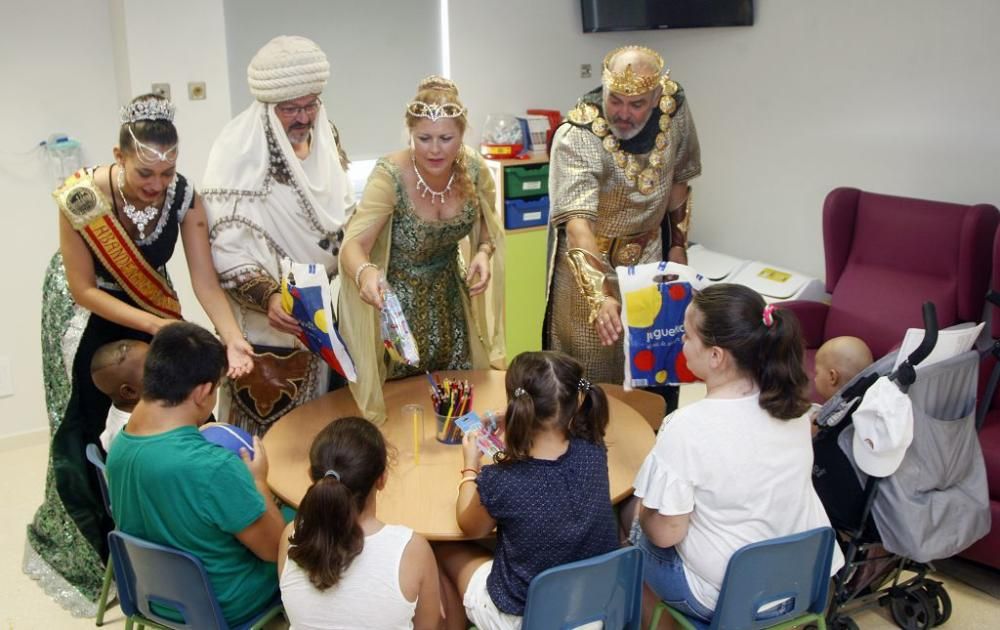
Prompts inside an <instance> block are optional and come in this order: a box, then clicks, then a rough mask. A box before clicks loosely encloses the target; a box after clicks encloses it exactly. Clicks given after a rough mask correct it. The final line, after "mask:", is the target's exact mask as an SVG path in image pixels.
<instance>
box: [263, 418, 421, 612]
mask: <svg viewBox="0 0 1000 630" xmlns="http://www.w3.org/2000/svg"><path fill="white" fill-rule="evenodd" d="M309 460H310V471H309V472H310V476H311V477H312V479H313V485H312V486H311V487H310V488H309V490H308V491H307V492H306V495H305V497H303V499H302V503H301V505H300V506H299V511H298V513H297V514H296V516H295V520H294V521H293V522H292V523H289V524H288V526H287V527H286V529H285V533H284V535H283V536H282V539H281V547H280V549H279V553H278V572H279V575H280V585H281V599H282V602H283V603H284V607H285V615H286V616H287V617H288V620H289V621H290V622H291V627H292V628H293V629H294V630H307V629H316V630H368V629H370V628H385V629H387V630H392V629H397V628H398V629H404V628H406V629H408V628H417V629H423V628H436V627H437V626H438V624H439V622H440V595H439V593H438V576H437V565H436V563H435V561H434V555H433V553H432V552H431V548H430V545H429V544H428V543H427V541H426V540H425V539H424V538H423V537H422V536H420V535H419V534H415V533H414V532H413V530H411V529H410V528H408V527H404V526H401V525H386V524H384V523H382V522H380V521H379V520H378V519H376V518H375V497H376V495H377V493H378V490H380V489H382V488H383V487H384V486H385V481H386V478H387V473H386V447H385V441H384V440H383V438H382V434H381V433H380V432H379V430H378V429H377V428H376V427H375V426H374V425H372V424H371V423H370V422H368V421H367V420H363V419H361V418H342V419H340V420H334V421H333V422H331V423H330V424H329V425H328V426H327V427H326V428H325V429H323V431H321V432H320V434H319V435H318V436H316V440H315V442H313V445H312V448H311V450H310V453H309Z"/></svg>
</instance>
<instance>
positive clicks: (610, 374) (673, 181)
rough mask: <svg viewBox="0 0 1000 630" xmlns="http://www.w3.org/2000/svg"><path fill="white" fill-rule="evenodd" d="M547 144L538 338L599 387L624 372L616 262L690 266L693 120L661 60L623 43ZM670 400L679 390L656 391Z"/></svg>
mask: <svg viewBox="0 0 1000 630" xmlns="http://www.w3.org/2000/svg"><path fill="white" fill-rule="evenodd" d="M602 83H603V85H602V86H601V87H599V88H596V89H594V90H592V91H590V92H588V93H587V94H585V95H584V96H583V97H582V98H581V99H580V101H579V103H578V104H577V106H576V107H575V108H574V109H572V110H571V111H570V112H569V115H568V117H567V120H566V121H565V122H564V123H563V125H562V126H560V127H559V128H558V129H557V130H556V132H555V135H554V137H553V140H552V154H551V160H550V171H549V195H550V199H551V204H552V206H551V214H550V219H549V256H550V259H549V272H548V273H549V280H548V286H547V309H546V317H545V326H544V331H543V343H544V344H545V347H546V348H548V349H551V350H562V351H563V352H566V353H568V354H570V355H572V356H573V357H575V358H576V359H577V360H579V361H580V362H581V363H582V364H583V365H584V368H585V370H586V373H587V377H588V378H590V379H591V380H593V381H595V382H609V383H621V382H622V381H623V379H624V357H623V351H622V341H621V335H622V323H621V295H620V292H619V289H618V281H617V277H616V275H615V270H614V268H615V267H616V266H618V265H636V264H641V263H648V262H656V261H659V260H668V259H669V260H671V261H674V262H680V263H686V262H687V253H686V247H687V228H688V222H689V220H690V214H691V189H690V186H688V184H687V182H688V181H689V180H690V179H692V178H694V177H696V176H697V175H699V174H700V173H701V157H700V149H699V146H698V136H697V133H696V132H695V127H694V120H693V119H692V118H691V111H690V108H689V107H688V103H687V100H686V99H685V98H684V91H683V90H682V89H681V88H680V86H679V85H678V84H677V83H675V82H674V81H672V80H670V71H669V70H665V69H664V64H663V58H662V57H660V55H659V54H658V53H656V52H655V51H653V50H650V49H649V48H644V47H642V46H625V47H623V48H618V49H616V50H613V51H611V52H610V53H609V54H608V55H607V57H605V58H604V68H603V75H602ZM660 393H661V394H663V395H664V397H665V398H667V402H668V405H672V406H676V389H675V388H669V390H664V391H661V392H660Z"/></svg>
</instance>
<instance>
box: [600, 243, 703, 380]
mask: <svg viewBox="0 0 1000 630" xmlns="http://www.w3.org/2000/svg"><path fill="white" fill-rule="evenodd" d="M617 272H618V285H619V287H620V288H621V293H622V326H623V328H624V333H623V335H624V342H625V343H624V346H625V383H624V386H625V388H626V389H632V388H634V387H655V386H660V385H677V384H680V383H691V382H694V381H695V380H697V379H696V378H695V376H694V374H692V373H691V371H690V370H688V368H687V363H686V362H685V359H684V353H683V352H682V349H683V346H684V342H683V336H684V310H685V309H686V308H687V306H688V304H690V303H691V295H692V291H698V290H701V289H703V288H704V287H705V286H706V282H705V279H704V278H703V277H702V276H701V275H700V274H698V273H696V272H695V271H694V270H693V269H692V268H691V267H688V266H686V265H681V264H678V263H673V262H659V263H649V264H646V265H635V266H632V267H618V268H617Z"/></svg>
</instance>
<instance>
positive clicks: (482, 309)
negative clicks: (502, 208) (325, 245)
mask: <svg viewBox="0 0 1000 630" xmlns="http://www.w3.org/2000/svg"><path fill="white" fill-rule="evenodd" d="M465 116H466V112H465V108H464V107H463V106H462V105H461V103H460V102H459V101H458V91H457V88H455V86H454V83H452V82H451V81H448V80H447V79H442V78H440V77H428V78H427V79H424V81H422V82H421V84H420V87H419V88H418V92H417V96H416V98H415V99H414V100H413V101H412V102H411V103H410V104H409V105H408V106H407V114H406V122H407V127H408V129H409V131H410V137H411V145H412V148H410V149H405V150H403V151H398V152H396V153H393V154H391V155H388V156H386V157H384V158H382V159H380V160H379V161H378V162H377V164H376V166H375V170H374V171H373V172H372V175H371V177H370V178H369V180H368V184H367V185H366V186H365V192H364V195H363V196H362V199H361V202H360V204H359V205H358V209H357V212H356V213H355V215H354V216H353V217H352V218H351V221H350V223H349V224H348V226H347V229H346V232H345V235H344V244H343V247H342V248H341V254H340V269H341V294H340V304H339V309H338V310H339V321H340V332H341V334H342V336H343V337H344V340H345V342H346V344H347V347H348V349H349V350H350V352H351V355H352V356H353V358H354V362H355V364H356V366H357V370H358V380H357V382H356V383H353V384H352V385H351V391H352V393H353V394H354V398H355V400H356V402H357V403H358V406H359V407H360V408H361V410H362V412H363V413H364V415H365V416H366V417H367V418H368V419H369V420H372V421H373V422H376V423H381V422H383V421H384V420H385V417H386V409H385V404H384V401H383V399H382V392H381V388H382V382H383V381H384V380H385V379H386V378H400V377H405V376H411V375H415V374H419V373H421V372H423V371H425V370H466V369H485V368H488V367H489V365H490V362H491V360H492V359H494V358H498V357H499V356H502V354H503V331H502V328H503V326H502V317H501V313H502V312H503V311H502V308H503V278H502V270H503V232H502V230H501V228H500V224H499V221H498V219H497V216H496V211H495V209H494V205H495V203H496V193H495V188H494V184H493V179H492V177H491V176H490V174H489V170H488V169H487V168H486V165H485V164H484V162H483V159H482V158H481V157H480V156H479V155H478V154H476V153H475V152H474V151H472V150H471V149H469V148H468V147H465V146H464V145H463V144H462V135H463V133H464V132H465V128H466V117H465ZM466 239H468V242H469V252H471V258H470V259H469V262H468V265H466V264H465V261H464V259H463V256H462V253H461V251H462V247H461V244H462V242H463V241H464V240H466ZM383 277H384V279H385V280H386V281H387V282H388V284H389V285H390V286H391V287H392V289H393V290H394V291H395V292H396V294H397V296H398V297H399V300H400V303H401V305H402V307H403V312H404V314H405V315H406V319H407V322H408V323H409V326H410V329H411V331H412V332H413V336H414V338H415V340H416V342H417V349H418V351H419V354H420V363H419V364H418V365H416V366H410V365H404V364H401V363H398V362H394V361H392V360H391V359H389V358H388V356H387V355H386V354H385V353H384V352H382V351H381V349H382V347H383V346H382V340H381V334H380V332H379V325H378V317H379V313H378V309H381V308H382V305H383V302H382V289H381V285H380V281H381V279H382V278H383ZM487 291H491V292H492V294H491V298H492V299H491V303H490V306H491V307H492V311H491V316H490V317H488V316H487V313H486V308H487V304H486V300H485V297H486V293H487Z"/></svg>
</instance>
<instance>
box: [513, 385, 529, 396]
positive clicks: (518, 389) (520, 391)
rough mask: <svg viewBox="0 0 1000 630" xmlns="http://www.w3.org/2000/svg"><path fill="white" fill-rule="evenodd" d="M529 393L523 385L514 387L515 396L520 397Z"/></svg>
mask: <svg viewBox="0 0 1000 630" xmlns="http://www.w3.org/2000/svg"><path fill="white" fill-rule="evenodd" d="M527 393H528V392H526V391H524V388H523V387H516V388H514V398H520V397H521V396H524V395H525V394H527Z"/></svg>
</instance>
